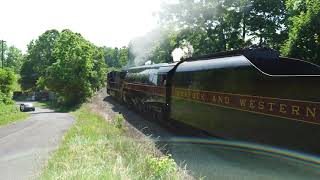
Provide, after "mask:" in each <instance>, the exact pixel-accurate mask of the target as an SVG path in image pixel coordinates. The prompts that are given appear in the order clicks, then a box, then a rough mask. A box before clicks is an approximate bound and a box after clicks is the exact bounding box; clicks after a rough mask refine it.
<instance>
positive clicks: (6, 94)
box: [0, 68, 16, 104]
mask: <svg viewBox="0 0 320 180" xmlns="http://www.w3.org/2000/svg"><path fill="white" fill-rule="evenodd" d="M15 81H16V76H15V74H14V72H13V70H12V69H8V68H5V69H0V104H2V103H4V104H12V103H13V101H12V91H13V89H14V84H15Z"/></svg>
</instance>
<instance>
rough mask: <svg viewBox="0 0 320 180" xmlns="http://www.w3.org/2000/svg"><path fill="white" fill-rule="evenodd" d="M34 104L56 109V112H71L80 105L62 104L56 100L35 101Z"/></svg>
mask: <svg viewBox="0 0 320 180" xmlns="http://www.w3.org/2000/svg"><path fill="white" fill-rule="evenodd" d="M33 104H34V106H35V107H43V108H49V109H53V110H55V111H56V112H70V111H75V110H77V109H78V108H79V106H73V107H66V106H62V105H59V104H58V103H56V102H54V101H43V102H34V103H33Z"/></svg>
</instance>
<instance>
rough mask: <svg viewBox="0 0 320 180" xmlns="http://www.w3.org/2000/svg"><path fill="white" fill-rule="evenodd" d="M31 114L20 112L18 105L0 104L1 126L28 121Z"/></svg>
mask: <svg viewBox="0 0 320 180" xmlns="http://www.w3.org/2000/svg"><path fill="white" fill-rule="evenodd" d="M28 116H30V114H28V113H23V112H20V111H19V108H18V107H17V106H16V105H4V104H0V126H4V125H7V124H9V123H12V122H15V121H19V120H23V119H26V118H27V117H28Z"/></svg>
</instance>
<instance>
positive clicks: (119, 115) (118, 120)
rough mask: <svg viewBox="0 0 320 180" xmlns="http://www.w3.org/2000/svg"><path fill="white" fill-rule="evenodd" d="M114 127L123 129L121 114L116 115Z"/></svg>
mask: <svg viewBox="0 0 320 180" xmlns="http://www.w3.org/2000/svg"><path fill="white" fill-rule="evenodd" d="M115 126H116V127H117V128H118V129H123V126H124V117H123V115H122V114H118V115H117V116H116V121H115Z"/></svg>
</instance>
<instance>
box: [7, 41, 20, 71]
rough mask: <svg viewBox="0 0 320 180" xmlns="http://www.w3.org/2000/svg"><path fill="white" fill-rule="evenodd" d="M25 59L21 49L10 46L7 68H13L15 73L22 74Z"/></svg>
mask: <svg viewBox="0 0 320 180" xmlns="http://www.w3.org/2000/svg"><path fill="white" fill-rule="evenodd" d="M23 60H24V57H23V54H22V52H21V50H20V49H18V48H16V47H14V46H10V47H9V48H8V50H7V53H6V59H5V64H6V67H10V68H12V69H13V70H14V71H15V73H20V69H21V66H22V63H23Z"/></svg>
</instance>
